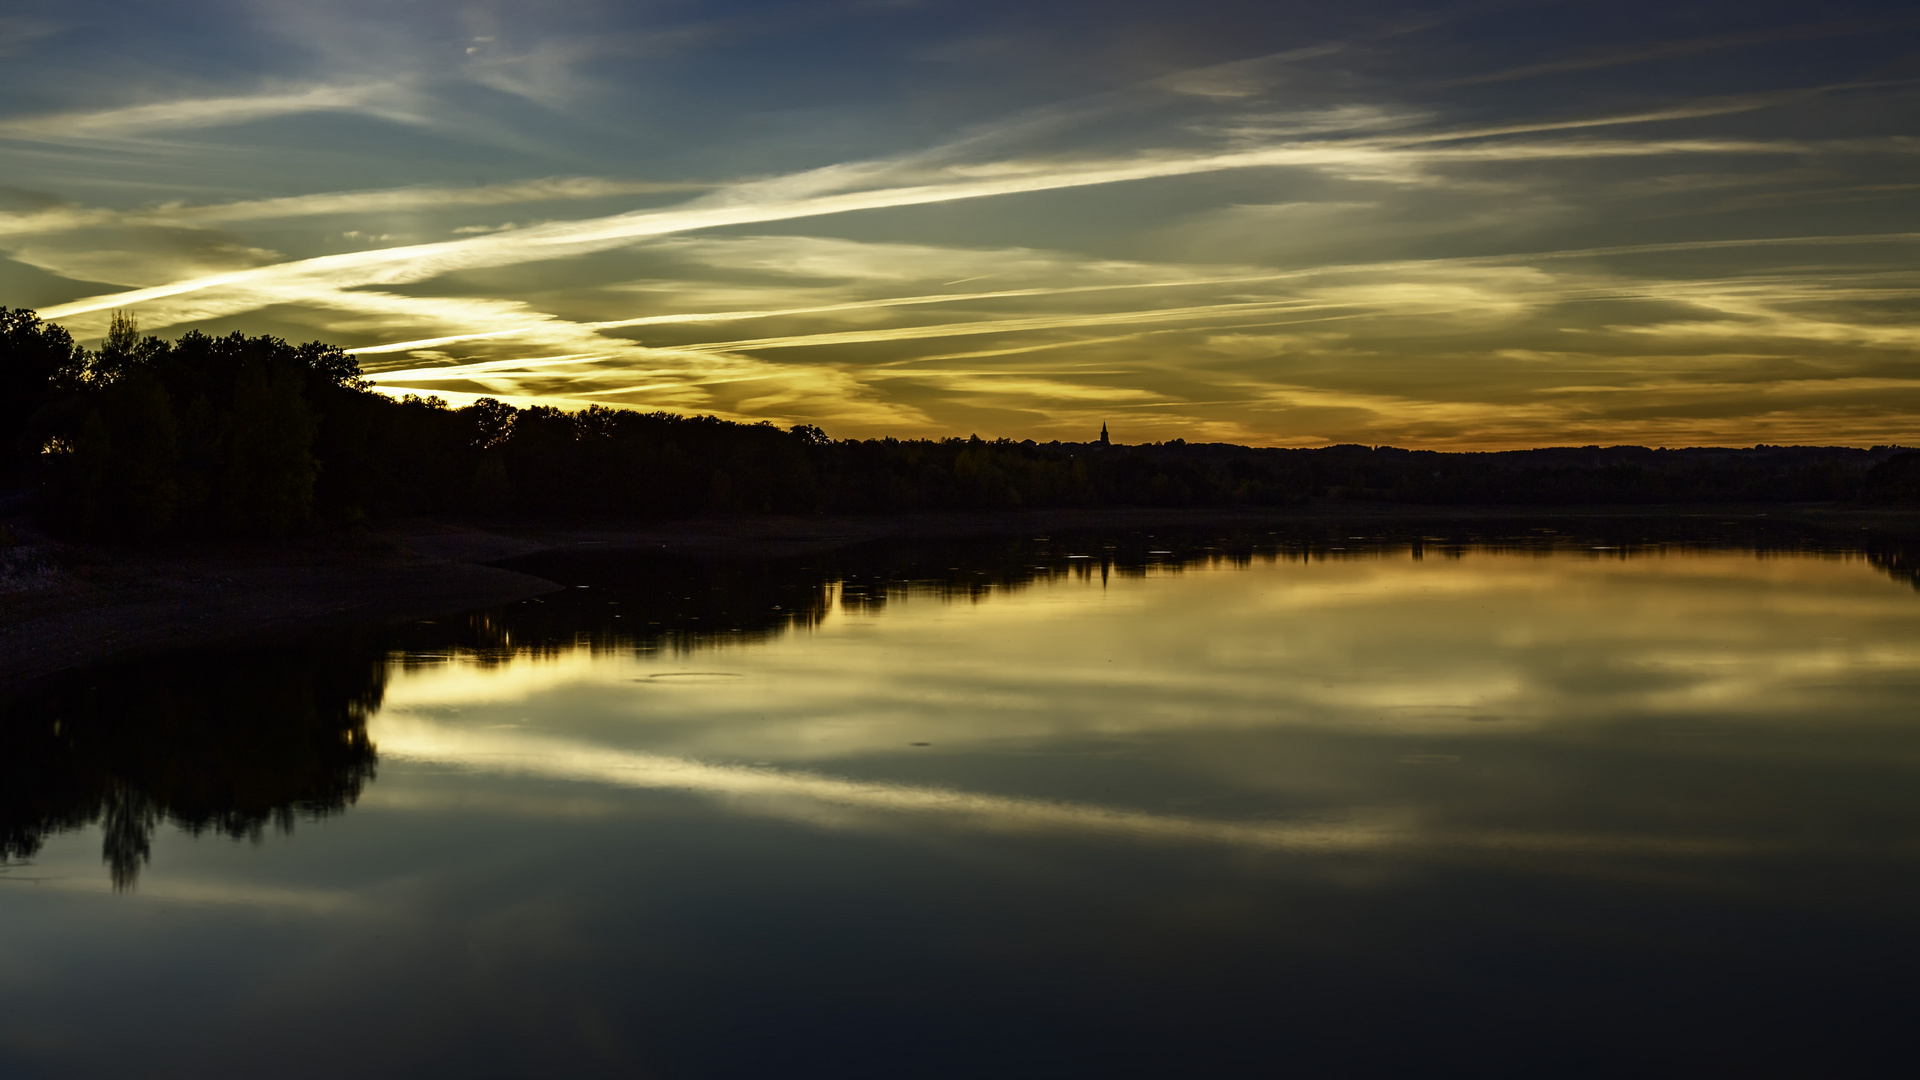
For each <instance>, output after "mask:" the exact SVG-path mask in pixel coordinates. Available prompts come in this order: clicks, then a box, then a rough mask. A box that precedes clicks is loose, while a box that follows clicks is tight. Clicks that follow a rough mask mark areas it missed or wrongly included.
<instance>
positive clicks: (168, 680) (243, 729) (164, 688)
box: [0, 642, 386, 889]
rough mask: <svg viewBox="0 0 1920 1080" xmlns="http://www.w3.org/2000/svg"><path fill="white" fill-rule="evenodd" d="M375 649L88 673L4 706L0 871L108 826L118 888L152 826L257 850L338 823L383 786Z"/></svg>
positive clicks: (224, 657)
mask: <svg viewBox="0 0 1920 1080" xmlns="http://www.w3.org/2000/svg"><path fill="white" fill-rule="evenodd" d="M385 682H386V675H385V665H384V652H383V650H382V649H381V648H380V647H378V646H376V645H372V644H371V643H367V642H355V643H340V642H334V643H329V644H309V645H304V646H299V647H287V648H281V649H274V650H246V651H222V652H218V653H212V654H209V653H193V654H185V655H181V656H178V657H169V658H163V659H151V660H143V661H139V662H133V663H124V664H119V665H114V666H111V667H106V668H101V669H98V670H95V671H91V672H82V673H79V674H78V675H76V676H74V677H69V678H65V679H61V680H58V681H55V682H52V683H48V684H45V685H41V686H37V687H34V688H32V689H30V690H28V691H26V692H24V693H20V694H17V695H14V696H12V697H11V698H8V699H5V700H0V861H5V860H18V859H26V858H30V857H32V856H33V855H34V854H35V853H36V852H37V851H38V850H39V849H40V846H41V844H42V843H43V841H44V840H45V838H46V837H47V836H49V835H50V834H53V833H57V832H64V831H68V830H73V829H79V828H83V827H85V826H88V825H92V824H95V823H98V824H99V825H100V826H101V831H102V834H103V836H102V849H103V850H102V855H103V858H104V859H105V861H106V863H107V866H108V868H109V871H110V873H111V874H112V877H113V884H114V887H115V888H116V889H127V888H131V887H132V886H133V885H134V883H135V881H136V879H137V878H138V876H139V873H140V870H141V868H142V867H143V866H144V865H145V864H146V862H147V859H148V856H149V853H150V851H151V846H152V839H153V832H154V829H155V828H156V827H157V826H158V825H159V824H160V823H162V822H171V823H173V824H174V825H176V826H178V827H180V828H181V829H184V830H186V831H187V832H189V833H191V834H193V835H196V836H198V835H202V834H208V833H211V834H215V835H221V836H229V837H233V838H236V839H238V838H243V837H245V838H253V839H258V838H259V837H260V836H261V835H262V833H263V832H264V831H265V830H266V829H267V828H268V827H269V826H271V827H272V828H274V829H276V830H278V831H281V832H290V831H292V829H293V827H294V823H295V822H296V821H298V820H300V819H302V818H306V819H308V820H316V819H319V818H322V817H325V816H327V815H329V814H334V813H339V812H341V811H343V810H345V809H346V808H347V807H348V806H350V805H352V804H353V802H354V801H355V800H356V799H357V798H359V795H360V792H361V790H362V789H363V788H365V786H366V785H367V783H368V782H369V781H371V780H372V779H373V777H374V770H375V765H376V762H377V755H376V753H375V750H374V746H373V743H372V742H371V741H370V740H369V739H368V738H367V728H366V722H367V717H369V716H371V715H372V714H373V712H374V711H375V710H376V709H377V708H378V707H379V705H380V698H381V694H382V691H383V689H384V686H385Z"/></svg>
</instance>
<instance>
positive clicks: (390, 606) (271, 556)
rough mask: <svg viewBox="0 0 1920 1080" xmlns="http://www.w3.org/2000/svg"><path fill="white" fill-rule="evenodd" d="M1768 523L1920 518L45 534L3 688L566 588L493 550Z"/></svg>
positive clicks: (1864, 523)
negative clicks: (119, 543)
mask: <svg viewBox="0 0 1920 1080" xmlns="http://www.w3.org/2000/svg"><path fill="white" fill-rule="evenodd" d="M1689 519H1699V520H1710V521H1714V522H1716V523H1718V522H1726V521H1729V520H1730V519H1731V520H1734V521H1743V522H1749V523H1758V522H1763V521H1764V522H1766V523H1769V524H1772V523H1780V524H1789V525H1799V526H1803V527H1808V528H1813V529H1818V530H1821V531H1831V532H1836V533H1847V534H1853V535H1858V534H1860V533H1866V534H1867V535H1884V534H1886V533H1920V511H1910V510H1886V509H1870V508H1869V509H1862V508H1855V507H1840V506H1832V505H1794V506H1783V505H1778V504H1775V505H1769V506H1753V505H1745V506H1698V505H1686V506H1674V505H1668V506H1601V507H1539V506H1527V507H1509V506H1492V507H1484V506H1480V507H1430V506H1407V505H1403V504H1352V503H1340V504H1318V505H1307V506H1295V507H1276V508H1221V509H1214V508H1209V509H1157V508H1155V509H1148V508H1118V509H1098V510H1024V511H994V512H978V513H966V512H942V513H924V514H895V515H885V516H881V515H873V516H860V515H821V516H816V517H804V518H801V517H775V516H730V517H714V518H695V519H687V520H681V521H675V522H668V523H661V524H651V525H632V526H609V525H604V524H595V525H569V524H561V523H545V524H530V523H524V522H485V521H479V522H465V521H451V520H449V521H417V520H416V521H410V522H398V523H394V524H392V525H390V526H387V527H385V528H383V529H381V530H379V531H377V532H373V533H369V534H366V535H364V536H361V537H357V538H354V539H322V538H305V539H297V540H287V541H274V542H253V543H246V542H236V541H222V542H215V543H198V544H191V545H189V544H184V543H175V544H169V545H166V546H164V547H160V548H156V549H151V550H140V551H135V550H132V549H127V548H116V547H107V546H95V545H55V544H48V545H47V546H49V547H51V548H53V549H54V550H55V551H56V552H57V553H58V561H59V563H60V564H61V567H62V569H61V570H60V571H59V572H58V574H57V576H56V578H54V579H50V580H51V583H50V584H46V585H43V586H40V587H37V588H31V589H24V590H16V591H13V592H8V593H0V690H13V689H16V688H18V687H20V686H23V685H25V684H27V683H30V682H34V681H37V680H39V679H43V678H46V677H48V676H52V675H55V674H58V673H61V672H65V671H71V670H75V669H78V668H84V667H89V666H92V665H95V664H99V663H102V662H104V661H108V660H111V659H116V658H120V657H126V656H132V655H139V654H153V653H161V652H169V651H173V650H176V649H183V648H192V647H197V646H208V645H218V644H223V643H229V642H233V641H239V640H253V641H262V640H273V639H277V638H288V637H297V636H300V635H302V634H306V633H310V632H313V631H318V630H326V629H343V628H348V627H353V626H374V625H383V624H393V623H401V622H408V621H412V620H416V619H427V618H435V617H441V616H445V615H450V614H455V613H459V612H464V611H472V610H475V609H478V608H485V607H492V606H495V605H498V604H505V603H511V602H514V601H517V600H525V599H529V598H531V597H535V596H540V595H543V594H545V593H549V592H553V591H555V590H557V589H559V588H560V587H561V586H559V585H557V584H555V583H554V582H551V581H548V580H546V579H545V578H541V577H536V576H533V575H531V574H526V573H521V572H519V571H516V570H512V569H508V568H506V567H502V566H495V565H489V564H491V563H498V562H505V561H509V560H512V559H514V558H517V557H520V556H525V555H533V554H536V553H544V552H555V551H582V552H584V551H595V550H597V551H628V552H635V553H639V552H652V553H658V554H669V555H675V556H680V557H688V558H696V559H712V560H735V559H767V558H780V557H785V556H794V555H803V554H808V553H811V552H815V551H824V550H830V549H833V548H838V547H846V546H850V545H854V544H860V543H866V542H869V541H875V540H886V539H900V540H911V539H940V538H956V539H958V538H975V537H991V536H1008V535H1019V534H1021V533H1029V534H1031V533H1044V532H1056V531H1064V532H1072V531H1099V530H1109V529H1112V530H1133V529H1149V528H1167V527H1176V526H1184V527H1207V526H1213V527H1233V526H1254V525H1277V524H1287V525H1302V524H1313V523H1316V522H1317V523H1323V524H1332V523H1335V522H1347V523H1354V524H1359V523H1362V522H1365V523H1370V524H1375V525H1391V524H1395V523H1398V524H1408V525H1410V524H1415V523H1423V522H1424V523H1432V524H1435V525H1439V524H1442V523H1449V524H1453V525H1465V524H1478V523H1484V524H1488V525H1497V524H1500V523H1507V522H1511V523H1518V522H1523V521H1543V520H1553V521H1564V522H1578V521H1590V522H1593V523H1595V524H1599V523H1601V522H1626V521H1634V520H1643V521H1648V522H1654V521H1679V520H1689Z"/></svg>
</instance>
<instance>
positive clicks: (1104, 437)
mask: <svg viewBox="0 0 1920 1080" xmlns="http://www.w3.org/2000/svg"><path fill="white" fill-rule="evenodd" d="M1100 445H1101V446H1112V445H1113V443H1112V442H1111V441H1109V440H1108V439H1107V425H1106V424H1104V423H1103V424H1101V425H1100Z"/></svg>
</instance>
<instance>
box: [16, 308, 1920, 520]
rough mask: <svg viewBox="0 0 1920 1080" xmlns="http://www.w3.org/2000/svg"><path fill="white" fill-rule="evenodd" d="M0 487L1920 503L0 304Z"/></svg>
mask: <svg viewBox="0 0 1920 1080" xmlns="http://www.w3.org/2000/svg"><path fill="white" fill-rule="evenodd" d="M0 455H4V461H0V472H3V473H4V475H5V477H6V482H7V485H8V486H9V487H13V488H21V487H37V489H38V490H39V492H40V505H41V510H42V512H43V515H44V516H45V518H46V519H47V521H48V522H49V523H50V524H51V525H53V526H55V527H56V528H59V529H61V530H64V531H66V532H68V533H69V534H73V535H82V536H159V535H168V534H177V533H205V532H222V533H264V534H272V533H284V532H288V531H293V530H298V529H304V528H311V527H316V526H335V527H337V526H342V525H351V524H354V523H356V522H360V521H364V520H366V519H369V518H381V517H391V516H398V515H410V514H436V513H459V514H483V515H497V516H506V515H523V516H539V517H548V518H555V517H570V518H582V517H612V518H671V517H682V516H687V515H693V514H700V513H727V512H755V513H809V512H815V511H821V510H838V511H866V512H900V511H915V510H949V509H1009V508H1021V507H1093V506H1129V505H1137V506H1227V505H1248V506H1284V505H1291V504H1296V503H1300V502H1304V501H1307V500H1325V499H1332V500H1367V501H1386V502H1403V503H1423V504H1435V505H1448V504H1502V503H1504V504H1532V505H1543V506H1552V505H1575V504H1595V503H1601V504H1606V503H1614V504H1632V503H1700V502H1798V501H1832V500H1865V501H1883V502H1920V453H1914V452H1911V451H1903V450H1902V448H1899V447H1876V448H1873V449H1870V450H1863V449H1854V448H1847V447H1768V446H1760V447H1754V448H1751V449H1682V450H1649V449H1647V448H1644V447H1583V448H1556V449H1545V450H1526V451H1513V452H1505V453H1439V452H1434V451H1412V450H1400V449H1395V448H1392V447H1367V446H1333V447H1324V448H1316V449H1258V448H1248V447H1242V446H1231V445H1225V444H1187V443H1185V442H1182V441H1180V440H1174V441H1172V442H1168V443H1156V444H1149V445H1140V446H1119V445H1114V446H1108V445H1105V444H1104V443H1098V442H1088V443H1060V442H1051V443H1044V444H1041V443H1034V442H1032V441H1023V442H1015V441H1012V440H1006V439H1000V440H992V441H989V440H983V439H980V438H978V437H977V436H976V437H974V438H970V439H913V440H901V439H870V440H858V439H847V440H834V439H830V438H828V437H827V435H826V434H825V433H824V432H822V431H821V430H820V429H818V428H815V427H811V426H807V425H800V426H797V427H794V428H791V429H789V430H781V429H779V428H776V427H774V426H772V425H770V424H765V423H761V424H738V423H732V422H729V421H725V420H720V419H717V418H715V417H711V416H700V417H687V416H678V415H673V414H669V413H662V412H654V413H641V412H635V411H631V410H623V409H610V408H604V407H593V408H589V409H586V410H583V411H578V412H566V411H562V410H559V409H554V408H547V407H535V408H529V409H516V408H513V407H512V406H509V405H506V404H503V403H501V402H499V401H494V400H491V399H483V400H481V401H479V402H476V403H475V404H473V405H469V406H467V407H465V408H460V409H453V408H449V407H448V406H447V405H446V404H445V403H443V402H441V401H439V400H437V399H433V398H425V399H423V398H419V397H412V396H409V397H406V398H403V399H400V400H394V399H393V398H390V397H388V396H386V395H384V394H381V393H378V392H376V391H374V390H373V389H371V388H370V387H369V386H368V385H367V384H366V383H365V382H364V381H363V380H362V379H361V377H360V371H359V368H358V365H357V364H356V363H355V362H354V360H353V359H352V358H351V357H349V356H347V355H345V354H344V353H343V352H341V350H340V349H338V348H336V347H333V346H330V345H324V344H320V343H318V342H313V343H308V344H305V345H291V344H288V343H287V342H285V341H281V340H280V339H278V338H273V337H246V336H244V335H240V334H234V335H231V336H228V337H222V338H214V337H209V336H207V335H205V334H202V333H198V332H194V333H189V334H187V335H185V336H184V337H181V338H180V339H179V340H177V341H172V342H168V341H164V340H161V339H159V338H156V337H150V336H149V337H142V336H141V335H140V334H139V333H138V332H137V330H136V328H135V326H134V325H133V323H132V321H131V320H129V319H126V318H123V317H116V319H115V321H114V324H113V327H112V330H111V332H110V333H109V334H108V336H107V338H106V340H105V342H104V343H103V344H102V345H101V347H100V348H99V349H97V350H84V349H80V348H78V347H77V346H76V345H75V344H74V342H73V340H72V338H71V337H70V336H69V335H68V334H67V332H66V331H65V330H64V329H62V328H61V327H59V326H57V325H53V324H50V323H46V322H43V321H41V320H40V319H39V318H38V317H36V316H35V315H34V314H33V313H32V312H29V311H9V310H7V309H4V308H0Z"/></svg>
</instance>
